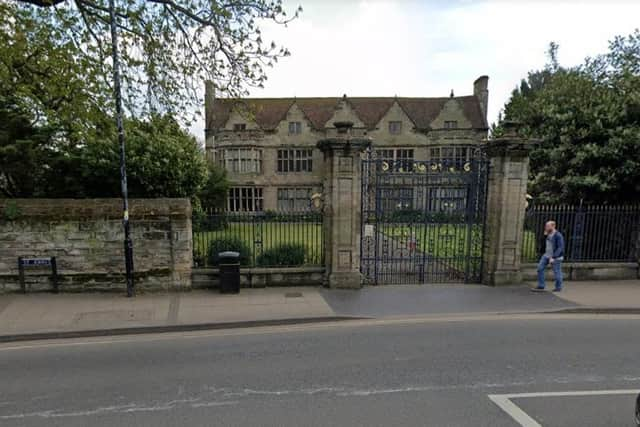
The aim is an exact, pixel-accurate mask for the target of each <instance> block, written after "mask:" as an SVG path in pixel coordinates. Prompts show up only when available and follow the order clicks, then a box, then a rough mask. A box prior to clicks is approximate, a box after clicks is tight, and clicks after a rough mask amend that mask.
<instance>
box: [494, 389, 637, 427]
mask: <svg viewBox="0 0 640 427" xmlns="http://www.w3.org/2000/svg"><path fill="white" fill-rule="evenodd" d="M622 394H640V389H631V390H582V391H551V392H535V393H511V394H490V395H489V399H491V401H492V402H493V403H495V404H496V405H498V406H499V407H500V409H502V410H503V411H504V412H506V413H507V414H508V415H509V416H510V417H511V418H513V419H514V420H515V421H516V422H517V423H518V424H520V425H521V426H522V427H542V425H541V424H540V423H539V422H537V421H536V420H535V419H533V418H532V417H531V416H529V415H528V414H527V413H526V412H524V411H523V410H522V409H521V408H520V407H519V406H518V405H516V404H515V403H513V401H512V400H511V399H526V398H533V397H573V396H614V395H622Z"/></svg>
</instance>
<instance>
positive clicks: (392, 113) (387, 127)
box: [375, 100, 415, 136]
mask: <svg viewBox="0 0 640 427" xmlns="http://www.w3.org/2000/svg"><path fill="white" fill-rule="evenodd" d="M390 123H391V124H390ZM396 123H399V124H400V125H399V129H398V126H397V125H396ZM414 127H415V123H413V120H411V118H410V117H409V116H408V115H407V113H406V112H405V111H404V109H403V108H402V107H401V106H400V104H399V103H398V101H397V100H395V101H394V102H393V104H391V106H390V107H389V109H388V110H387V112H386V113H384V115H383V116H382V117H381V118H380V120H379V121H378V123H377V124H376V126H375V129H376V131H378V132H379V133H380V134H382V135H387V134H388V135H390V136H394V135H402V134H406V133H407V132H411V131H412V130H413V128H414Z"/></svg>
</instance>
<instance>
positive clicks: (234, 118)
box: [223, 105, 260, 131]
mask: <svg viewBox="0 0 640 427" xmlns="http://www.w3.org/2000/svg"><path fill="white" fill-rule="evenodd" d="M242 127H244V129H239V128H242ZM223 129H224V130H227V131H239V130H256V129H260V126H258V124H257V123H256V121H255V116H254V114H253V113H252V112H251V111H249V110H247V109H245V108H243V107H242V106H241V105H238V106H236V107H234V108H233V109H232V110H231V111H230V112H229V117H228V118H227V121H226V122H225V124H224V126H223Z"/></svg>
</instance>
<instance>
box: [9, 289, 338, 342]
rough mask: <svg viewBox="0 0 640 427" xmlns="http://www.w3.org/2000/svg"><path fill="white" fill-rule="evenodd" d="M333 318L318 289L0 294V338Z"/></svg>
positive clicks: (331, 311)
mask: <svg viewBox="0 0 640 427" xmlns="http://www.w3.org/2000/svg"><path fill="white" fill-rule="evenodd" d="M331 316H334V313H333V310H332V309H331V307H329V305H328V304H327V303H326V302H325V299H324V298H323V297H322V296H321V295H320V292H319V288H317V287H297V288H263V289H243V290H242V292H241V293H240V294H238V295H229V294H224V295H223V294H219V293H217V292H212V291H192V292H186V293H170V294H147V295H140V296H137V297H135V298H126V297H125V296H123V295H117V294H104V293H103V294H64V293H61V294H57V295H55V294H27V295H15V294H14V295H0V336H2V335H15V334H27V333H42V332H53V331H57V332H62V331H83V330H95V329H115V328H135V327H159V326H167V325H194V324H205V323H206V324H214V323H230V322H251V321H253V322H255V321H266V320H278V319H307V318H322V317H331Z"/></svg>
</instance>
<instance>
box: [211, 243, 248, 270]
mask: <svg viewBox="0 0 640 427" xmlns="http://www.w3.org/2000/svg"><path fill="white" fill-rule="evenodd" d="M225 251H234V252H239V253H240V265H249V264H250V261H251V258H250V255H251V249H250V248H249V245H247V243H246V242H245V241H244V240H242V239H239V238H236V237H222V238H220V239H215V240H212V241H211V243H210V244H209V254H208V258H209V265H218V264H219V263H220V259H219V257H218V254H219V253H220V252H225Z"/></svg>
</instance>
